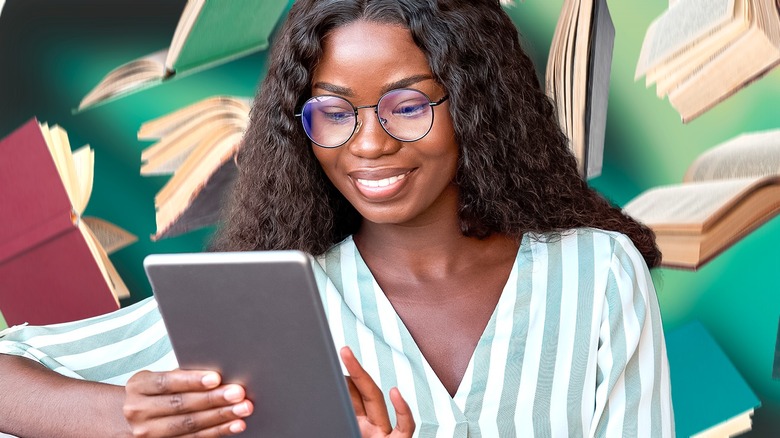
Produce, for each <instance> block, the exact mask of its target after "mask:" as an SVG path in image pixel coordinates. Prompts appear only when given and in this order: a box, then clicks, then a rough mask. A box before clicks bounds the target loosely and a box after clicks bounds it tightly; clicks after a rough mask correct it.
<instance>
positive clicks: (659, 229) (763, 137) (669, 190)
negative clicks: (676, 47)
mask: <svg viewBox="0 0 780 438" xmlns="http://www.w3.org/2000/svg"><path fill="white" fill-rule="evenodd" d="M680 1H682V0H680ZM624 210H625V212H626V213H628V214H629V215H631V216H633V217H634V218H636V219H637V220H639V221H640V222H643V223H645V224H646V225H648V226H649V227H650V228H652V229H653V231H655V234H656V241H657V243H658V246H659V247H660V249H661V252H662V261H661V265H662V266H670V267H679V268H687V269H696V268H698V267H700V266H701V265H702V264H704V263H706V262H707V261H709V260H710V259H712V258H713V257H715V256H717V255H718V254H720V253H721V252H722V251H723V250H725V249H726V248H728V247H729V246H731V245H732V244H734V243H735V242H737V241H738V240H739V239H741V238H742V237H744V236H746V235H747V234H748V233H750V232H751V231H753V230H754V229H756V228H757V227H758V226H760V225H762V224H763V223H765V222H766V221H768V220H769V219H771V218H773V217H774V216H776V215H777V214H778V213H780V129H778V130H771V131H764V132H756V133H751V134H743V135H740V136H738V137H736V138H733V139H731V140H729V141H727V142H725V143H723V144H721V145H719V146H716V147H714V148H712V149H710V150H709V151H707V152H705V153H703V154H702V155H700V156H699V157H698V158H697V159H696V160H695V161H694V162H693V163H692V164H691V165H690V166H689V168H688V171H687V172H686V174H685V177H684V178H683V183H682V184H676V185H671V186H665V187H657V188H653V189H650V190H648V191H646V192H644V193H642V194H640V195H639V196H637V197H636V198H634V199H633V200H631V202H629V203H628V204H627V205H626V206H625V209H624Z"/></svg>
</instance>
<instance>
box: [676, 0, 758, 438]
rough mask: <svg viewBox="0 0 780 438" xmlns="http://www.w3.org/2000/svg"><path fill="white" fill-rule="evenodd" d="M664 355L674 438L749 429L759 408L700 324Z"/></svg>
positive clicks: (710, 437)
mask: <svg viewBox="0 0 780 438" xmlns="http://www.w3.org/2000/svg"><path fill="white" fill-rule="evenodd" d="M680 1H682V0H680ZM666 352H667V355H668V357H669V371H670V373H671V374H670V376H671V385H672V406H673V407H674V428H675V433H676V436H678V437H681V438H682V437H695V438H714V437H730V436H735V435H739V434H742V433H744V432H747V431H749V430H750V429H752V427H753V424H752V423H753V422H752V418H751V417H752V415H753V411H754V410H755V409H757V408H759V407H760V406H761V402H760V401H759V400H758V397H756V395H755V394H754V393H753V391H752V390H751V389H750V386H749V385H748V384H747V382H746V381H745V379H744V378H743V377H742V375H740V373H739V371H738V370H737V368H736V367H735V366H734V364H732V363H731V361H730V360H729V358H728V356H726V353H724V352H723V350H722V349H721V348H720V346H719V345H718V344H717V343H716V342H715V340H714V339H713V338H712V336H711V335H710V334H709V333H708V332H707V330H706V329H705V328H704V326H703V325H702V324H701V323H700V322H698V321H693V322H690V323H688V324H686V325H684V326H682V327H679V328H677V329H676V330H672V331H670V332H669V333H667V335H666Z"/></svg>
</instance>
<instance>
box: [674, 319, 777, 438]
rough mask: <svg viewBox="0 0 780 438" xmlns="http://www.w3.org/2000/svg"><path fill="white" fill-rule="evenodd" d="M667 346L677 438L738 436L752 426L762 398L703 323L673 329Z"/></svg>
mask: <svg viewBox="0 0 780 438" xmlns="http://www.w3.org/2000/svg"><path fill="white" fill-rule="evenodd" d="M666 349H667V354H668V356H669V368H670V370H671V381H672V405H673V406H674V423H675V431H676V435H677V436H678V437H690V436H701V437H705V436H706V437H710V436H713V437H714V436H734V435H738V434H740V433H743V432H746V431H748V430H750V429H751V428H752V419H751V416H752V415H753V411H754V409H756V408H758V407H759V406H761V402H760V401H759V400H758V398H757V397H756V395H755V394H754V393H753V391H752V390H751V389H750V386H748V384H747V382H746V381H745V379H744V378H743V377H742V375H740V373H739V371H737V368H736V367H735V366H734V364H732V363H731V361H730V360H729V358H728V357H727V356H726V354H725V353H724V352H723V350H722V349H721V348H720V346H719V345H718V344H717V343H716V342H715V340H714V339H713V338H712V336H711V335H710V334H709V333H708V332H707V330H706V329H705V328H704V326H702V325H701V323H699V322H698V321H694V322H691V323H689V324H686V325H684V326H682V327H680V328H678V329H676V330H673V331H671V332H669V333H668V334H667V336H666Z"/></svg>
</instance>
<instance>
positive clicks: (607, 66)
mask: <svg viewBox="0 0 780 438" xmlns="http://www.w3.org/2000/svg"><path fill="white" fill-rule="evenodd" d="M614 41H615V27H614V26H613V24H612V18H611V17H610V15H609V9H607V2H606V0H565V1H564V2H563V7H562V8H561V14H560V17H559V19H558V24H557V26H556V28H555V35H554V36H553V41H552V45H551V47H550V53H549V57H548V59H547V72H546V80H545V81H546V89H547V95H548V96H550V98H552V99H553V101H554V102H555V104H556V106H557V110H558V121H559V123H560V125H561V128H563V131H564V133H566V136H567V137H568V138H569V141H570V147H571V149H572V152H573V153H574V156H575V157H577V161H578V164H579V169H580V174H581V175H582V176H583V177H585V178H593V177H596V176H599V175H600V174H601V167H602V161H603V156H604V134H605V130H606V124H607V102H608V100H609V78H610V70H611V66H612V50H613V47H614Z"/></svg>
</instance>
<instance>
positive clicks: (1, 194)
mask: <svg viewBox="0 0 780 438" xmlns="http://www.w3.org/2000/svg"><path fill="white" fill-rule="evenodd" d="M0 156H2V157H3V158H2V160H0V205H2V206H3V214H2V215H0V309H2V312H3V315H4V318H5V320H6V322H7V323H8V324H9V325H16V324H21V323H24V322H29V323H31V324H50V323H57V322H65V321H71V320H76V319H82V318H86V317H90V316H95V315H99V314H102V313H106V312H110V311H112V310H116V309H117V308H119V303H118V301H117V298H116V297H115V296H114V292H113V290H112V287H110V286H109V284H108V283H107V280H106V277H105V276H104V274H103V272H102V271H101V269H100V266H99V265H98V261H96V258H95V255H94V252H93V249H92V248H90V244H89V243H88V240H87V239H88V238H89V237H88V236H87V235H86V234H88V233H89V231H87V228H86V225H83V224H81V218H80V217H79V215H78V214H77V212H76V211H75V210H74V209H73V207H72V204H71V200H70V198H69V195H68V193H67V191H66V189H65V186H64V185H63V182H62V179H61V177H60V174H59V172H58V169H57V165H56V164H55V161H54V159H53V158H52V155H51V153H50V151H49V146H48V145H47V142H46V139H45V137H44V136H43V133H42V130H41V127H40V125H39V124H38V122H37V120H35V119H32V120H30V121H29V122H27V123H26V124H25V125H24V126H22V127H21V128H19V129H17V130H16V131H14V132H13V133H12V134H10V135H9V136H8V137H6V138H5V139H3V140H2V141H0ZM112 286H113V285H112ZM122 286H124V285H122Z"/></svg>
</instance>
